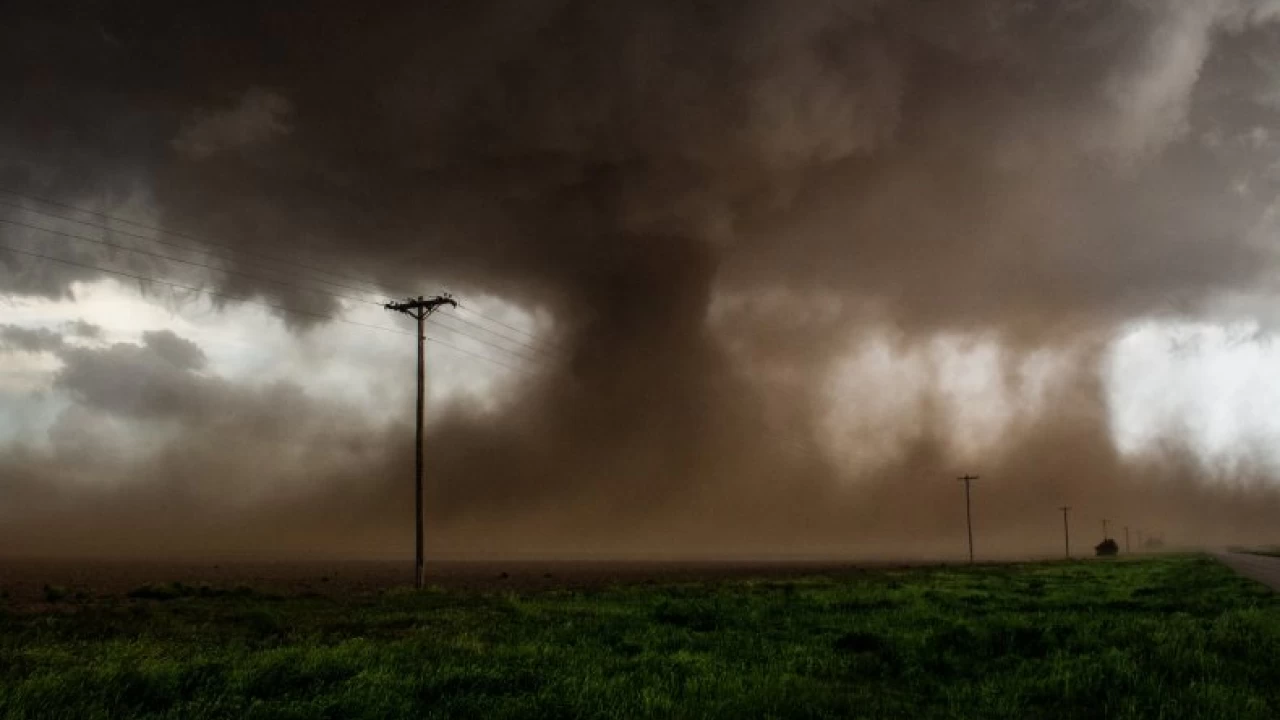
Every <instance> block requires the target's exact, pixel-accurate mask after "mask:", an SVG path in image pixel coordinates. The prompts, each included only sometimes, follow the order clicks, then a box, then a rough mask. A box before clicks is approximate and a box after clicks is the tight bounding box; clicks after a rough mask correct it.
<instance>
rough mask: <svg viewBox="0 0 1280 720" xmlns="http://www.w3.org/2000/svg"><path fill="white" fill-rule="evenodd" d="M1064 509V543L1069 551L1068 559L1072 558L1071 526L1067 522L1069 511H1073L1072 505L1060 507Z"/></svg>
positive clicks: (1067, 551)
mask: <svg viewBox="0 0 1280 720" xmlns="http://www.w3.org/2000/svg"><path fill="white" fill-rule="evenodd" d="M1058 509H1059V510H1061V511H1062V545H1063V547H1064V549H1065V550H1066V553H1067V559H1068V560H1070V559H1071V527H1070V526H1069V525H1068V524H1067V513H1068V512H1071V506H1069V505H1063V506H1062V507H1060V508H1058Z"/></svg>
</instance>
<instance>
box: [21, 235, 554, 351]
mask: <svg viewBox="0 0 1280 720" xmlns="http://www.w3.org/2000/svg"><path fill="white" fill-rule="evenodd" d="M0 223H6V224H9V225H16V226H19V227H24V228H29V229H32V230H39V231H41V232H46V233H49V234H51V235H58V236H61V237H65V238H69V239H71V240H78V241H81V242H87V243H93V244H95V245H102V246H104V247H109V248H115V249H118V250H122V251H124V252H132V253H137V254H139V255H146V256H149V257H154V258H159V259H161V260H166V261H169V262H176V263H181V264H183V265H190V266H192V267H198V268H203V269H205V270H212V271H214V272H221V273H227V274H228V275H238V276H240V277H246V278H250V279H253V280H258V281H261V282H267V283H272V284H275V285H280V286H282V287H288V288H293V289H296V290H302V291H304V292H311V293H316V294H319V295H326V296H329V297H333V298H337V299H339V300H347V301H350V302H357V303H364V304H366V305H373V306H379V305H380V303H376V302H374V301H372V300H365V299H362V298H355V297H351V296H349V295H340V294H338V293H332V292H328V291H326V290H319V289H316V288H309V287H306V286H303V285H297V284H294V283H289V282H285V281H283V280H275V279H273V278H264V277H262V276H259V275H254V274H253V273H246V272H241V271H239V270H230V269H227V268H221V267H217V266H214V265H206V264H204V263H198V262H195V261H193V260H184V259H182V258H175V257H173V256H171V255H162V254H160V253H154V252H151V251H149V250H141V249H139V248H134V247H129V246H128V245H121V244H119V243H113V242H110V241H107V240H100V239H98V238H91V237H86V236H84V235H77V234H75V233H69V232H64V231H61V230H54V229H53V228H47V227H41V226H39V225H32V224H29V223H24V222H20V221H17V220H9V219H7V218H0ZM457 319H458V320H459V321H461V322H467V321H466V320H464V319H462V318H457ZM467 324H469V325H474V326H476V327H478V328H480V329H481V330H485V328H484V327H483V326H479V325H475V323H469V322H468V323H467ZM449 329H450V330H452V331H453V332H455V333H457V334H459V335H462V336H464V337H467V338H470V339H472V340H474V341H476V342H478V343H481V344H483V345H488V346H489V347H492V348H495V349H497V350H500V351H502V352H506V353H508V354H510V355H512V356H513V357H517V358H520V359H521V360H525V361H528V362H539V361H538V360H537V359H536V358H531V357H528V356H526V355H522V354H520V353H518V352H515V351H513V350H511V349H510V348H506V347H503V346H502V345H498V344H496V343H493V342H490V341H488V340H485V339H483V338H478V337H476V336H474V335H469V334H467V333H465V332H463V331H461V330H458V329H457V328H449ZM495 334H496V333H495ZM499 337H502V336H501V335H499ZM508 340H510V338H508ZM512 342H518V341H514V340H513V341H512ZM521 344H523V343H521Z"/></svg>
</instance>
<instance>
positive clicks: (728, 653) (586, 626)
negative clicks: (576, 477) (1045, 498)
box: [0, 556, 1280, 720]
mask: <svg viewBox="0 0 1280 720" xmlns="http://www.w3.org/2000/svg"><path fill="white" fill-rule="evenodd" d="M2 602H3V601H0V603H2ZM0 607H2V605H0ZM0 717H5V718H27V717H32V718H34V717H42V718H43V717H61V718H118V717H157V718H159V717H165V718H208V717H247V718H365V717H367V718H398V717H405V718H408V717H415V718H416V717H482V718H496V717H545V718H567V717H627V718H630V717H679V718H685V717H724V718H744V717H780V718H782V717H901V718H929V717H948V718H954V717H972V718H1019V719H1020V720H1021V719H1023V718H1053V717H1073V718H1102V717H1113V718H1156V717H1163V718H1227V717H1230V718H1250V717H1253V718H1275V717H1280V600H1277V598H1276V597H1274V596H1273V595H1272V594H1271V593H1270V592H1269V591H1267V590H1265V589H1264V588H1262V587H1261V586H1260V585H1257V584H1254V583H1252V582H1251V581H1247V580H1243V579H1240V578H1237V577H1236V576H1235V575H1233V574H1232V573H1231V572H1230V571H1229V570H1227V569H1225V568H1223V567H1221V566H1220V565H1218V564H1217V563H1215V562H1214V561H1212V560H1210V559H1207V558H1202V557H1195V556H1188V557H1174V558H1162V559H1145V560H1138V561H1113V562H1079V563H1047V564H1028V565H1015V566H991V567H978V568H975V569H957V568H932V569H913V570H892V571H888V570H887V571H871V572H857V573H849V574H845V575H841V576H838V577H815V578H811V579H804V580H794V581H769V580H759V581H746V580H738V581H726V582H719V583H709V584H705V585H702V584H680V585H633V586H628V587H616V588H610V589H601V590H597V591H574V592H571V591H555V592H541V593H532V594H527V595H519V594H488V595H477V594H464V593H451V592H444V591H427V592H422V593H413V592H387V593H383V594H380V595H376V596H367V597H351V598H346V599H334V598H323V597H293V598H273V597H269V596H263V595H260V594H255V593H249V592H238V593H236V592H232V593H219V592H214V591H209V590H207V589H204V590H197V589H193V588H183V587H162V588H148V589H144V590H142V591H140V592H136V593H133V597H129V598H83V597H82V598H80V599H77V598H75V597H67V598H58V602H56V603H54V604H52V605H51V606H50V608H48V609H36V610H33V609H30V608H27V609H19V608H10V609H9V610H8V611H0Z"/></svg>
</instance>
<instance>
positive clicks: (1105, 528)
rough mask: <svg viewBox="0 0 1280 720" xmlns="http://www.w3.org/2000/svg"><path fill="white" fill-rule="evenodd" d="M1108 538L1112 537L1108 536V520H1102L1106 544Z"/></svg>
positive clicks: (1103, 539)
mask: <svg viewBox="0 0 1280 720" xmlns="http://www.w3.org/2000/svg"><path fill="white" fill-rule="evenodd" d="M1108 537H1110V536H1109V535H1107V519H1106V518H1102V542H1106V541H1107V538H1108Z"/></svg>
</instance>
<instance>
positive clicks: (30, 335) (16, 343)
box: [0, 325, 62, 352]
mask: <svg viewBox="0 0 1280 720" xmlns="http://www.w3.org/2000/svg"><path fill="white" fill-rule="evenodd" d="M61 348H62V336H61V335H59V334H58V333H56V332H54V331H52V330H46V329H44V328H24V327H19V326H17V325H0V349H3V350H20V351H24V352H44V351H52V350H59V349H61Z"/></svg>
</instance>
